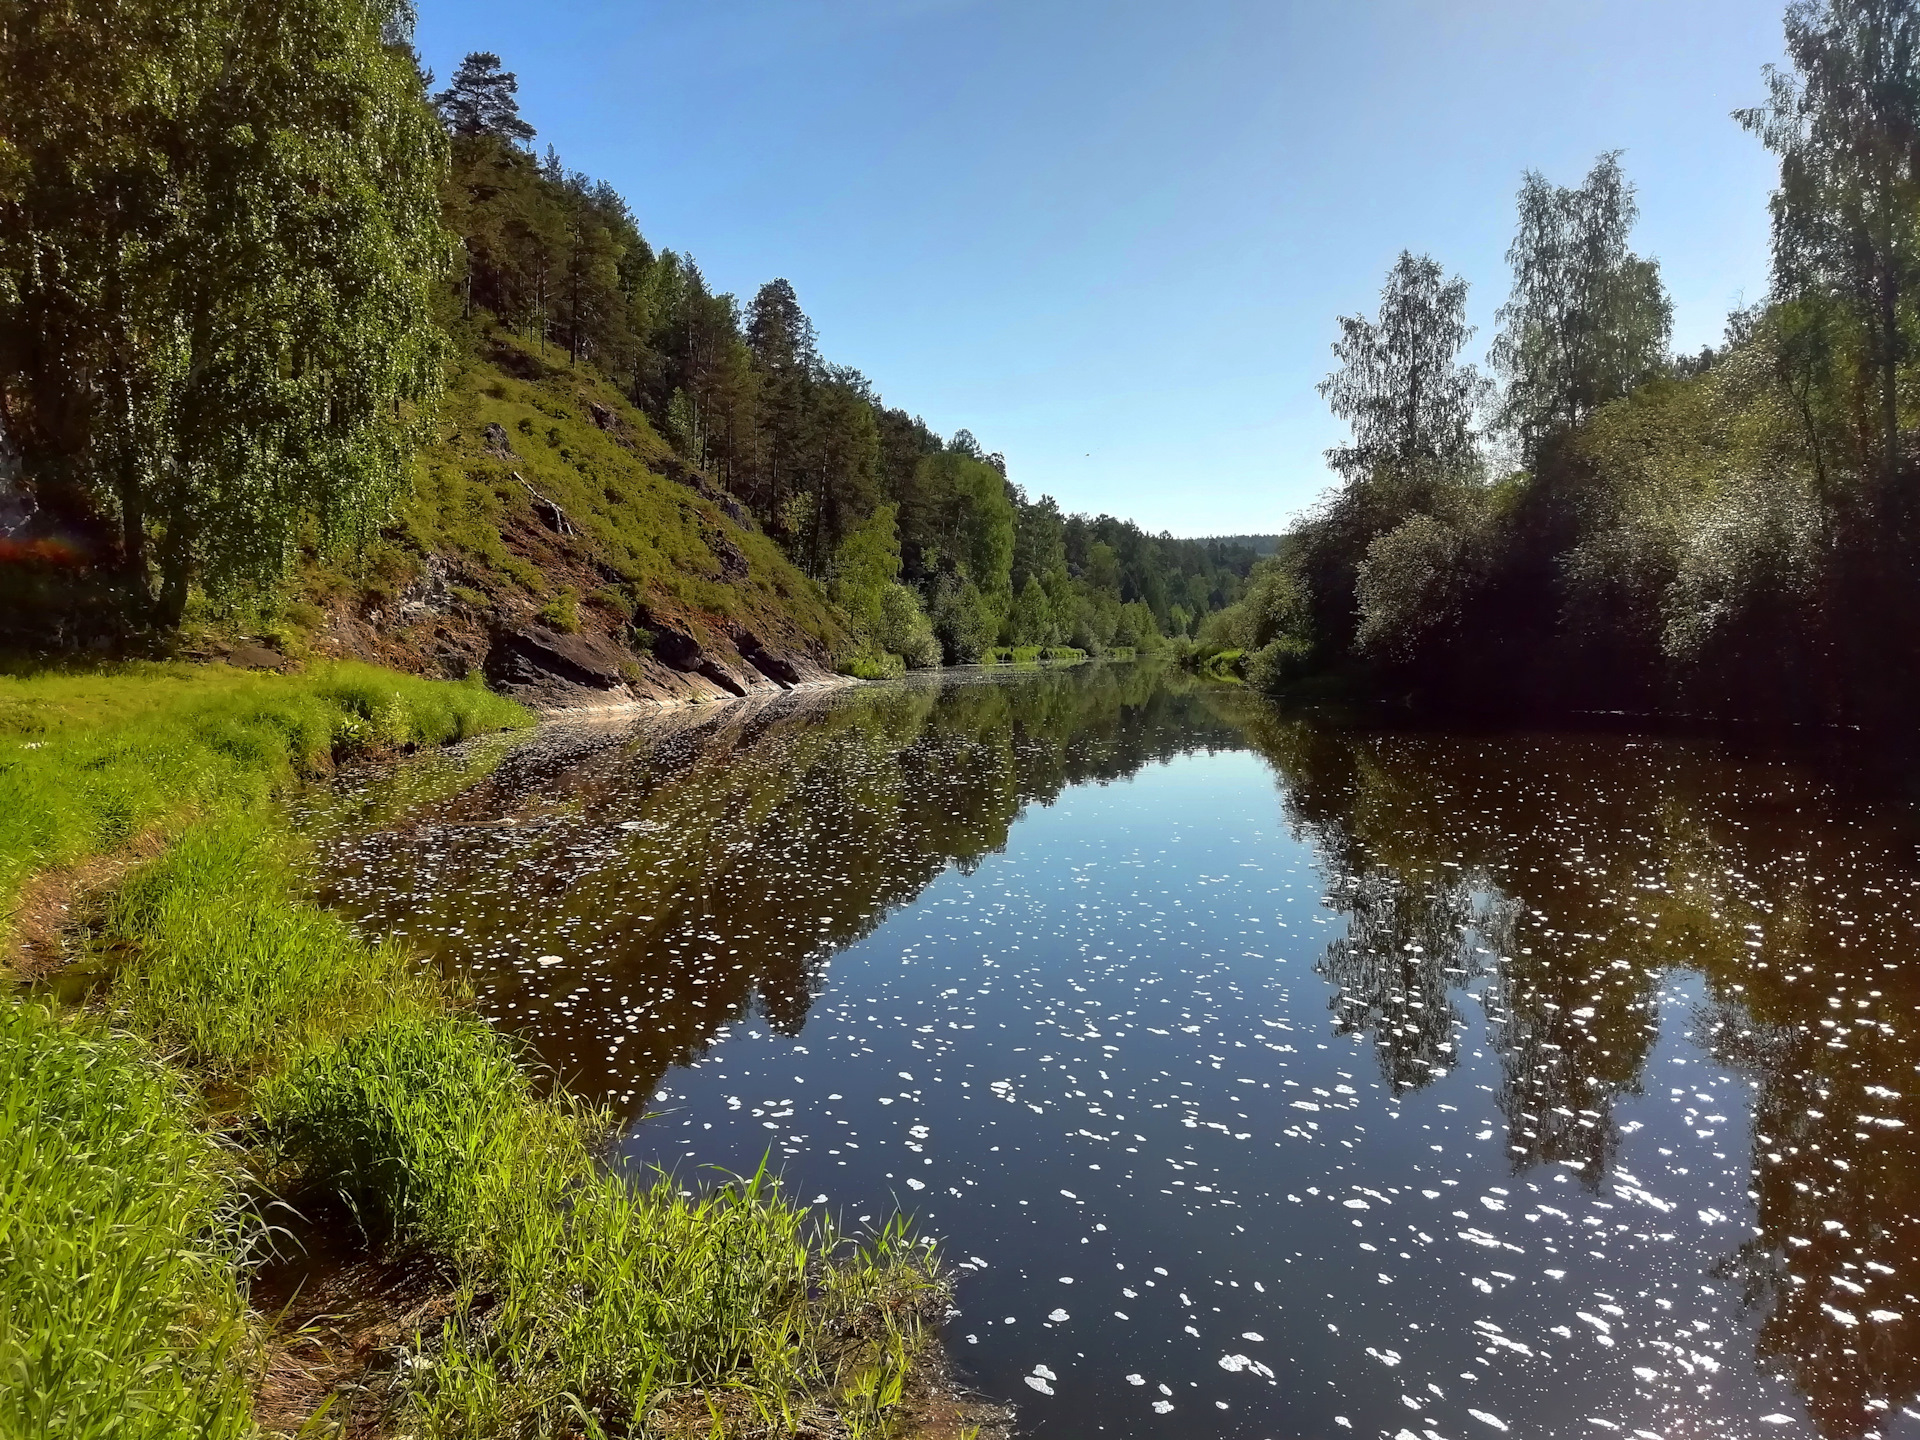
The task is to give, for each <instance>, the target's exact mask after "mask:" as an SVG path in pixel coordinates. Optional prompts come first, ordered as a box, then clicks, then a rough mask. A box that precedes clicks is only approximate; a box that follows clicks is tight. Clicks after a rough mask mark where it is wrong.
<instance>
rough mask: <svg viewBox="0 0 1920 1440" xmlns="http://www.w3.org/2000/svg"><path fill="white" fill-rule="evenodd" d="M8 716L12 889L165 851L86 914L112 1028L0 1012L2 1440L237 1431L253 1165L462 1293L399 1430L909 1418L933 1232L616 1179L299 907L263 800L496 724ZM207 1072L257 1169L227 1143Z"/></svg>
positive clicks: (753, 1191)
mask: <svg viewBox="0 0 1920 1440" xmlns="http://www.w3.org/2000/svg"><path fill="white" fill-rule="evenodd" d="M0 705H4V707H5V708H4V709H0V735H3V736H4V738H0V803H4V804H6V805H7V806H8V807H9V813H8V814H7V815H6V816H5V818H4V819H0V847H4V848H0V859H4V861H5V863H6V864H7V865H8V867H9V868H8V870H7V871H6V873H7V875H8V876H10V877H12V883H13V884H15V885H16V886H17V884H18V882H19V880H20V879H22V878H24V877H26V876H28V875H30V874H31V873H33V872H34V871H35V870H36V869H39V868H42V867H44V866H46V865H49V864H54V863H64V862H70V861H73V860H78V859H82V858H85V857H86V856H87V855H90V854H96V853H100V852H101V851H103V850H106V849H109V848H111V847H112V846H114V845H117V844H120V843H123V842H124V841H125V840H126V839H127V838H128V837H130V836H132V835H134V834H137V833H139V832H140V831H142V830H144V829H147V828H150V827H152V826H155V825H160V824H167V825H170V826H172V827H173V829H174V832H175V833H174V834H173V835H172V844H171V845H170V846H169V848H168V849H167V850H166V851H165V852H164V853H162V854H161V855H160V857H159V858H157V859H155V860H152V861H150V862H148V863H146V864H145V865H143V866H142V867H141V868H139V869H138V870H136V871H134V872H133V873H132V874H131V875H130V876H129V877H128V878H127V879H126V880H125V881H124V882H122V884H121V885H120V886H119V888H118V889H117V890H116V892H115V893H114V894H113V895H112V896H111V897H110V898H109V899H108V900H107V901H106V903H105V904H104V906H102V907H101V909H100V911H99V913H98V915H97V917H96V919H95V920H94V922H93V924H92V944H93V950H94V953H95V955H97V956H98V957H100V959H101V961H102V963H103V964H104V965H105V966H106V967H107V969H106V973H107V975H108V977H109V979H110V984H109V985H108V986H107V988H106V990H105V993H104V997H103V998H102V999H101V1000H100V1001H99V1003H98V1010H99V1012H100V1013H98V1014H95V1015H94V1016H92V1017H90V1018H88V1019H86V1020H85V1021H83V1022H71V1021H63V1020H60V1019H59V1018H57V1017H56V1016H55V1015H54V1013H53V1012H52V1011H50V1010H47V1009H44V1008H40V1007H39V1006H37V1005H29V1004H25V1003H22V1002H19V1001H13V1000H0V1377H3V1378H0V1435H13V1434H20V1435H23V1436H24V1435H40V1434H49V1435H51V1434H59V1435H62V1436H66V1435H76V1436H82V1437H92V1436H95V1435H99V1436H102V1437H105V1436H107V1435H114V1436H121V1435H126V1436H134V1437H142V1440H144V1437H148V1436H152V1437H155V1440H159V1437H173V1436H180V1437H182V1440H184V1437H187V1436H203V1435H211V1436H216V1437H225V1436H236V1437H237V1436H242V1435H247V1434H250V1433H251V1429H250V1419H249V1411H250V1387H251V1382H252V1375H253V1372H254V1366H253V1364H252V1361H253V1358H254V1355H255V1351H254V1350H253V1348H252V1344H251V1340H250V1333H249V1321H248V1317H247V1314H246V1310H245V1307H244V1304H243V1301H242V1285H241V1273H242V1242H243V1241H244V1239H245V1238H246V1234H245V1233H243V1217H244V1215H245V1214H247V1213H249V1212H248V1211H247V1210H246V1208H245V1207H244V1206H243V1205H242V1203H241V1202H242V1196H243V1193H245V1191H244V1189H243V1185H242V1175H241V1170H242V1166H241V1163H240V1162H241V1160H242V1158H245V1159H246V1160H247V1162H248V1163H247V1164H246V1167H245V1168H246V1171H247V1173H248V1174H251V1175H254V1176H269V1175H271V1176H276V1177H280V1178H281V1179H283V1180H285V1181H286V1182H287V1184H289V1185H291V1186H293V1187H294V1188H293V1190H292V1191H291V1192H290V1194H291V1195H292V1197H293V1198H294V1199H296V1201H297V1200H298V1199H299V1198H301V1197H302V1196H311V1195H314V1194H327V1193H331V1194H336V1195H338V1196H339V1197H341V1198H342V1199H344V1200H345V1201H346V1202H347V1204H348V1205H349V1207H350V1208H351V1211H352V1213H353V1214H354V1215H355V1216H356V1217H357V1218H358V1221H359V1224H360V1226H361V1227H362V1229H363V1231H364V1232H365V1234H366V1236H367V1238H368V1240H369V1241H370V1242H371V1243H372V1244H374V1245H376V1246H379V1247H388V1248H395V1247H397V1248H398V1249H399V1250H415V1251H419V1252H424V1253H426V1254H428V1255H431V1256H435V1257H438V1258H439V1260H440V1261H441V1262H442V1263H443V1264H444V1265H445V1266H446V1267H447V1268H448V1271H449V1273H450V1274H451V1275H452V1276H453V1277H454V1279H455V1282H456V1283H457V1285H458V1294H457V1297H456V1305H455V1308H454V1310H453V1312H452V1314H451V1316H450V1317H449V1318H448V1319H447V1320H446V1322H445V1324H444V1325H443V1326H441V1327H440V1328H439V1329H437V1330H435V1331H433V1332H431V1333H428V1334H425V1335H421V1336H416V1337H413V1340H412V1348H413V1350H414V1352H415V1353H414V1355H413V1362H414V1363H411V1364H409V1365H407V1366H405V1367H402V1369H401V1370H400V1371H399V1372H397V1374H398V1375H399V1376H400V1377H401V1378H400V1379H399V1381H398V1382H397V1383H396V1385H395V1386H394V1388H393V1391H392V1397H391V1398H392V1402H393V1405H394V1414H393V1416H392V1417H390V1418H391V1419H392V1420H393V1422H394V1424H395V1425H396V1426H397V1427H399V1432H398V1433H408V1434H412V1435H416V1436H420V1437H427V1436H446V1437H456V1436H457V1437H461V1440H471V1437H479V1436H496V1435H497V1436H515V1437H520V1436H554V1437H559V1436H563V1435H564V1436H568V1437H574V1436H590V1435H599V1436H610V1435H616V1434H634V1433H640V1432H642V1431H644V1432H645V1433H648V1434H659V1435H673V1436H678V1435H686V1436H693V1435H700V1436H713V1435H729V1434H733V1435H744V1434H793V1433H799V1432H803V1431H805V1430H806V1429H807V1428H808V1427H814V1428H816V1429H824V1430H825V1431H826V1432H827V1433H840V1434H846V1435H851V1436H862V1435H881V1434H886V1433H889V1432H890V1431H891V1430H892V1429H894V1428H895V1426H894V1420H895V1419H896V1418H897V1416H898V1413H899V1411H900V1409H901V1406H902V1403H903V1397H904V1396H906V1395H908V1394H909V1393H910V1386H909V1377H910V1376H911V1374H912V1373H913V1371H914V1369H915V1367H916V1366H917V1365H919V1364H920V1363H921V1362H922V1361H923V1360H924V1359H925V1358H926V1357H928V1356H929V1355H930V1354H931V1353H932V1347H933V1346H934V1345H935V1344H936V1343H937V1341H936V1339H935V1328H934V1327H935V1323H936V1322H937V1318H938V1316H939V1314H940V1313H941V1311H942V1310H943V1309H944V1306H945V1303H946V1298H945V1297H946V1295H947V1288H946V1285H945V1282H944V1280H943V1279H942V1278H941V1275H940V1272H939V1265H938V1261H937V1258H936V1257H935V1255H934V1253H933V1251H932V1249H931V1248H930V1247H928V1246H925V1245H922V1244H920V1243H919V1242H917V1241H916V1239H915V1238H914V1237H913V1236H912V1235H911V1234H910V1233H909V1232H908V1231H907V1229H906V1228H905V1227H904V1226H902V1225H899V1224H895V1225H891V1226H889V1227H888V1229H887V1230H886V1231H884V1232H882V1233H881V1234H880V1235H878V1236H875V1237H871V1238H869V1239H868V1240H866V1241H865V1242H863V1243H856V1242H853V1241H850V1240H848V1239H847V1238H845V1237H843V1236H841V1235H840V1234H839V1233H838V1232H837V1231H836V1230H835V1229H834V1228H833V1226H832V1225H831V1224H829V1223H828V1222H827V1221H825V1220H824V1219H823V1218H822V1217H820V1216H818V1215H817V1214H815V1213H814V1212H812V1211H810V1210H808V1209H806V1208H805V1207H801V1206H797V1205H794V1204H792V1203H791V1202H790V1201H788V1200H787V1199H786V1198H785V1196H784V1195H783V1194H782V1193H781V1191H780V1189H779V1186H778V1184H777V1183H776V1182H775V1181H773V1180H771V1179H769V1178H768V1177H767V1176H766V1175H765V1174H761V1175H758V1176H755V1177H752V1178H751V1179H748V1180H745V1181H740V1182H737V1183H730V1184H724V1185H720V1186H717V1187H712V1186H709V1187H705V1188H703V1189H701V1190H699V1191H698V1192H697V1193H696V1192H689V1191H685V1190H682V1189H681V1187H680V1186H679V1185H678V1184H677V1183H675V1182H673V1181H670V1180H668V1179H665V1178H660V1179H658V1180H656V1181H653V1182H650V1183H646V1184H641V1185H635V1184H634V1183H632V1182H631V1181H630V1180H629V1179H628V1178H626V1177H623V1176H621V1175H619V1174H616V1173H611V1172H609V1171H608V1170H607V1169H606V1168H605V1167H604V1166H603V1165H602V1163H601V1161H600V1158H599V1146H600V1141H601V1138H602V1136H603V1135H604V1133H605V1130H606V1128H607V1126H608V1125H609V1123H610V1122H609V1118H608V1117H607V1116H605V1115H603V1114H601V1113H599V1112H596V1111H593V1110H590V1109H588V1108H585V1107H582V1106H580V1105H578V1104H576V1103H575V1102H573V1101H571V1100H569V1099H568V1098H566V1097H565V1096H564V1095H554V1096H544V1095H542V1094H541V1092H540V1087H539V1086H537V1085H536V1083H535V1081H534V1079H533V1078H532V1077H530V1076H529V1075H528V1073H527V1072H526V1070H525V1069H524V1068H523V1067H522V1065H521V1064H520V1061H519V1055H518V1052H517V1050H516V1048H515V1047H514V1046H513V1045H512V1044H511V1042H509V1041H508V1040H506V1039H504V1038H503V1037H502V1036H500V1035H499V1034H497V1033H496V1032H495V1031H494V1030H492V1029H491V1028H490V1027H489V1026H487V1025H486V1024H484V1023H482V1022H480V1021H478V1020H476V1019H474V1018H472V1017H471V1016H468V1015H465V1014H462V1013H460V1011H459V1009H458V1008H457V1006H456V1005H455V1004H454V1003H453V998H454V997H452V996H450V995H449V994H448V992H447V991H446V990H445V989H444V987H442V986H441V985H440V983H439V982H438V981H437V980H436V979H435V978H434V977H432V976H431V975H430V974H429V973H427V972H424V971H422V970H421V969H419V968H418V967H417V966H415V965H414V964H413V963H412V962H411V961H410V959H409V957H408V956H407V955H406V953H405V952H404V951H403V950H402V949H400V948H399V947H398V946H396V945H393V944H390V943H383V942H378V941H370V940H368V939H366V938H363V937H361V936H360V935H359V934H357V933H356V932H355V931H354V930H353V929H352V928H351V927H349V926H348V925H346V924H345V923H343V922H342V921H340V920H339V919H338V918H337V917H335V916H332V915H330V914H327V913H325V912H322V911H320V910H318V909H317V908H315V907H314V906H313V905H312V904H311V903H310V902H309V901H308V900H307V899H306V898H305V896H304V895H303V894H302V890H301V885H300V880H299V875H298V869H297V866H296V865H295V864H294V856H295V851H294V848H293V847H294V845H295V843H296V842H294V841H293V839H292V838H291V837H290V836H288V835H287V834H286V832H285V830H284V828H283V826H282V823H281V822H280V820H279V819H278V818H277V817H275V816H274V814H273V812H272V810H271V809H270V807H268V806H266V805H264V804H263V803H261V802H262V801H263V800H265V799H266V798H268V797H269V796H271V795H272V793H273V792H274V791H275V790H276V789H277V788H278V787H280V786H282V785H284V784H286V783H287V782H289V781H291V780H293V779H294V778H295V777H297V776H299V775H301V774H305V773H311V772H314V771H318V770H324V769H325V768H326V767H328V766H329V765H331V764H333V763H334V762H335V761H336V760H337V759H340V758H344V757H345V756H348V755H354V754H366V753H371V752H376V751H379V750H382V749H394V748H403V747H407V746H412V745H423V744H428V743H433V742H437V741H444V740H451V739H456V738H460V737H462V736H464V735H468V734H472V733H474V732H476V731H478V730H482V729H486V728H490V727H492V728H497V727H500V726H512V725H519V724H523V723H525V717H524V712H522V711H520V710H519V709H518V707H515V706H511V705H508V704H506V703H505V702H502V701H499V700H497V699H495V698H494V697H492V696H491V695H489V694H487V693H486V692H485V691H483V690H480V689H478V688H477V687H475V686H468V685H460V684H449V683H444V682H443V683H439V684H433V683H430V682H424V681H413V680H408V679H406V678H404V677H401V676H398V675H392V674H389V673H387V672H383V671H378V670H374V669H371V668H369V667H361V666H342V667H336V668H333V669H329V670H325V671H318V672H316V673H315V674H313V675H311V676H308V677H303V678H288V677H279V676H255V675H245V674H241V673H239V672H226V671H221V670H200V671H195V670H191V669H189V668H187V667H181V666H129V667H116V668H114V669H112V670H109V671H93V672H84V673H71V672H70V673H63V674H49V675H41V676H37V677H13V678H9V679H6V680H0ZM486 763H487V761H486V760H485V759H484V758H482V759H481V760H478V761H475V762H473V763H471V764H469V763H464V762H463V763H461V764H459V765H457V766H455V767H454V776H453V782H452V783H459V782H460V780H461V779H462V777H465V776H467V775H470V774H479V773H484V769H485V767H486ZM32 806H41V807H43V808H44V809H45V810H48V811H50V812H51V813H47V814H41V815H39V816H37V817H35V818H30V819H29V820H28V821H26V822H23V821H22V820H21V819H20V818H19V817H20V814H21V812H22V811H24V810H26V809H28V808H29V807H32ZM107 1024H112V1025H115V1026H117V1027H119V1028H120V1030H121V1031H122V1032H124V1033H122V1034H121V1035H119V1036H118V1037H117V1038H115V1037H113V1036H111V1035H109V1034H108V1032H107V1030H106V1028H105V1026H106V1025H107ZM149 1047H159V1048H163V1049H164V1050H165V1052H166V1053H167V1055H168V1057H169V1059H170V1061H171V1062H172V1063H171V1065H170V1066H163V1065H161V1064H159V1063H157V1062H156V1061H155V1060H154V1059H152V1058H151V1056H150V1054H149ZM209 1082H219V1083H218V1084H217V1085H216V1086H215V1087H214V1088H213V1091H212V1093H216V1094H218V1095H219V1096H220V1097H221V1104H222V1108H223V1110H226V1111H240V1112H245V1111H247V1110H249V1109H252V1110H254V1111H257V1114H258V1120H259V1123H258V1124H257V1125H251V1126H243V1127H241V1129H240V1130H238V1131H236V1132H235V1133H237V1134H243V1135H247V1136H250V1137H253V1139H254V1143H258V1144H261V1145H262V1146H263V1147H264V1148H262V1149H260V1150H259V1151H258V1152H257V1153H255V1154H252V1155H250V1156H246V1157H242V1156H240V1155H237V1154H233V1153H231V1152H228V1151H225V1150H223V1149H221V1148H220V1147H218V1146H216V1145H215V1144H214V1143H213V1142H212V1140H211V1139H210V1138H209V1136H210V1133H211V1132H210V1130H209V1129H208V1128H207V1127H208V1125H209V1117H208V1114H207V1103H206V1101H205V1100H204V1099H202V1098H200V1095H199V1094H198V1093H196V1092H197V1091H200V1090H201V1089H203V1088H204V1087H207V1086H208V1083H209ZM261 1137H264V1138H261ZM257 1223H258V1222H257V1221H256V1222H254V1224H255V1225H256V1226H257Z"/></svg>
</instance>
